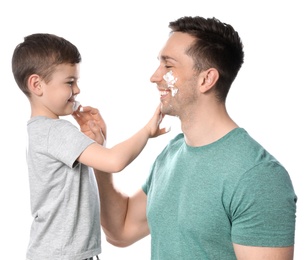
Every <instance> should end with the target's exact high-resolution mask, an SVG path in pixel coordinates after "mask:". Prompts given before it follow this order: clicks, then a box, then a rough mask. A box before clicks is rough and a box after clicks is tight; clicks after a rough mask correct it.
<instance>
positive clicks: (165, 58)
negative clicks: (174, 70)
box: [157, 55, 176, 61]
mask: <svg viewBox="0 0 308 260" xmlns="http://www.w3.org/2000/svg"><path fill="white" fill-rule="evenodd" d="M157 59H158V60H162V61H167V60H172V61H176V60H175V59H174V58H172V57H170V56H167V55H162V56H159V57H157Z"/></svg>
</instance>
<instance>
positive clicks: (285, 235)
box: [143, 128, 297, 260]
mask: <svg viewBox="0 0 308 260" xmlns="http://www.w3.org/2000/svg"><path fill="white" fill-rule="evenodd" d="M143 190H144V192H145V193H146V194H147V218H148V224H149V228H150V232H151V244H152V245H151V252H152V253H151V254H152V256H151V257H152V259H155V260H156V259H160V260H164V259H166V260H170V259H177V260H179V259H185V260H189V259H192V260H198V259H202V260H205V259H211V260H213V259H228V260H232V259H236V257H235V253H234V250H233V245H232V243H237V244H241V245H247V246H265V247H282V246H290V245H293V244H294V233H295V218H296V215H295V214H296V200H297V197H296V194H295V192H294V189H293V186H292V182H291V179H290V177H289V174H288V172H287V171H286V170H285V168H284V167H283V166H282V165H281V164H280V163H279V162H278V161H277V160H276V159H275V158H274V157H273V156H272V155H271V154H269V153H268V152H267V151H266V150H265V149H264V148H263V147H262V146H261V145H260V144H258V143H257V142H256V141H255V140H254V139H253V138H251V137H250V136H249V134H248V133H247V132H246V131H245V130H244V129H243V128H236V129H234V130H233V131H231V132H229V133H228V134H227V135H225V136H224V137H222V138H221V139H219V140H218V141H216V142H214V143H212V144H209V145H206V146H201V147H191V146H188V145H187V144H186V143H185V140H184V137H183V134H179V135H178V136H177V137H176V138H174V139H173V140H172V141H171V142H170V143H169V145H168V146H167V147H166V148H165V149H164V150H163V151H162V153H161V154H160V155H159V156H158V157H157V159H156V161H155V162H154V164H153V166H152V169H151V173H150V175H149V177H148V179H147V181H146V183H145V184H144V185H143Z"/></svg>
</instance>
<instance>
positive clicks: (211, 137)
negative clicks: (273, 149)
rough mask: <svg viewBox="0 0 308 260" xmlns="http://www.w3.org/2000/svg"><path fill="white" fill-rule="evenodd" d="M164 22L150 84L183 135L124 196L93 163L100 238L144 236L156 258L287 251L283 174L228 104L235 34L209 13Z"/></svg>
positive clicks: (289, 224) (289, 213)
mask: <svg viewBox="0 0 308 260" xmlns="http://www.w3.org/2000/svg"><path fill="white" fill-rule="evenodd" d="M169 27H170V28H171V30H172V31H171V34H170V37H169V39H168V40H167V42H166V44H165V46H164V47H163V48H162V49H161V51H160V53H159V63H160V64H159V66H158V68H157V70H156V71H155V73H154V74H153V75H152V77H151V82H153V83H155V84H156V85H157V88H158V90H159V91H160V94H161V98H160V101H161V111H162V113H163V114H166V115H170V116H177V117H178V118H179V120H180V121H181V129H182V132H183V133H181V134H179V135H178V136H176V137H175V138H174V139H173V140H171V141H170V143H169V144H168V145H167V146H166V147H165V149H164V150H163V151H162V152H161V154H160V155H159V156H158V157H157V159H156V160H155V162H154V164H153V166H152V168H151V172H150V175H149V177H148V178H147V180H146V182H145V184H144V185H143V187H142V188H141V189H140V190H138V191H137V192H136V193H135V194H134V195H133V196H131V197H128V196H125V195H123V194H122V193H121V192H120V191H118V190H116V189H115V187H114V185H113V182H112V175H111V174H101V173H100V172H99V171H96V178H97V181H98V185H99V193H100V198H101V202H100V203H101V225H102V227H103V230H104V232H105V234H106V238H107V240H108V241H109V242H110V243H111V244H113V245H115V246H119V247H126V246H129V245H131V244H133V243H134V242H136V241H138V240H140V239H141V238H143V237H145V236H147V235H149V234H151V258H152V259H160V260H161V259H166V260H170V259H185V260H186V259H194V260H196V259H227V260H230V259H245V260H246V259H250V260H251V259H267V260H269V259H279V260H289V259H293V251H294V233H295V217H296V216H295V214H296V199H297V198H296V194H295V192H294V189H293V186H292V182H291V180H290V177H289V174H288V172H287V171H286V170H285V169H284V167H283V166H282V165H281V164H280V163H279V162H278V161H277V160H276V159H275V158H274V157H273V156H272V155H271V154H270V153H269V152H267V151H266V150H265V149H264V148H263V147H262V146H261V145H260V144H259V143H257V142H256V141H255V140H254V139H253V138H252V137H250V136H249V134H248V133H247V132H246V131H245V130H244V129H243V128H241V127H239V126H238V125H237V124H236V122H234V121H233V120H232V118H231V117H230V116H229V114H228V112H227V109H226V104H225V101H226V97H227V94H228V91H229V89H230V87H231V84H232V83H233V81H234V79H235V78H236V76H237V73H238V71H239V69H240V68H241V66H242V63H243V60H244V53H243V45H242V42H241V39H240V37H239V35H238V33H237V32H236V31H235V30H234V29H233V28H232V26H230V25H228V24H225V23H222V22H220V21H219V20H218V19H216V18H209V19H205V18H202V17H182V18H180V19H178V20H176V21H174V22H171V23H170V24H169ZM92 131H93V132H96V133H98V129H97V128H95V127H93V129H92Z"/></svg>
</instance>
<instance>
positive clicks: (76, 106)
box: [73, 101, 80, 111]
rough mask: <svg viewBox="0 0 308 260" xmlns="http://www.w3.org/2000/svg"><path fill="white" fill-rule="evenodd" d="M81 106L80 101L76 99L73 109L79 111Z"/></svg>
mask: <svg viewBox="0 0 308 260" xmlns="http://www.w3.org/2000/svg"><path fill="white" fill-rule="evenodd" d="M79 107H80V102H79V101H75V102H74V106H73V110H74V111H77V110H78V108H79Z"/></svg>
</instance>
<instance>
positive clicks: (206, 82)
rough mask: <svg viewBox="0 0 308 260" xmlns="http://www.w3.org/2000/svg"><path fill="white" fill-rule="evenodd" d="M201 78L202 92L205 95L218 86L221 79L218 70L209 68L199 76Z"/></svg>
mask: <svg viewBox="0 0 308 260" xmlns="http://www.w3.org/2000/svg"><path fill="white" fill-rule="evenodd" d="M199 78H200V80H201V84H200V91H201V92H202V93H205V92H206V91H208V90H210V89H211V88H212V87H213V86H214V85H215V84H216V82H217V80H218V78H219V73H218V71H217V69H214V68H209V69H207V70H205V71H202V72H201V73H200V75H199Z"/></svg>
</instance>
